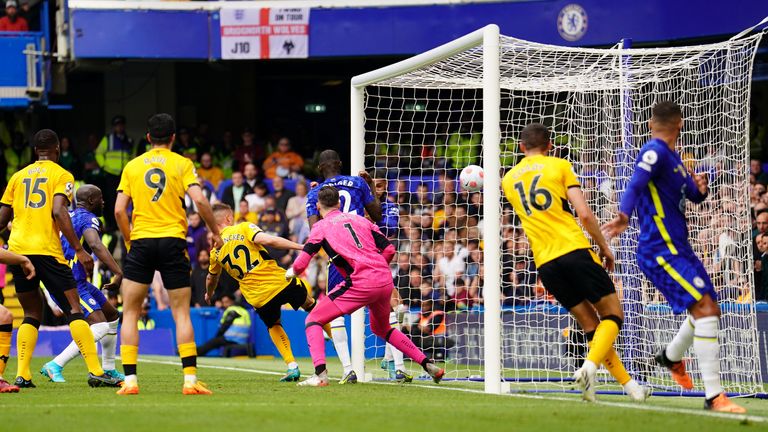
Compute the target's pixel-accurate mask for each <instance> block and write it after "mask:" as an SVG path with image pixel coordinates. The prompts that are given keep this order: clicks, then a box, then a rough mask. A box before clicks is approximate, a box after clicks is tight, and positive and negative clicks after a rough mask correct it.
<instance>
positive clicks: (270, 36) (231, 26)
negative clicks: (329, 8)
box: [221, 6, 309, 59]
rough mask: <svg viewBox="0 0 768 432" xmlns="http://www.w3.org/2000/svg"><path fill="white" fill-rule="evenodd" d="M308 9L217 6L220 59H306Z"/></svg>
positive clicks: (307, 48) (307, 51)
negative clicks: (218, 13) (219, 13)
mask: <svg viewBox="0 0 768 432" xmlns="http://www.w3.org/2000/svg"><path fill="white" fill-rule="evenodd" d="M308 55H309V9H308V8H297V9H275V8H263V9H237V8H236V7H234V6H233V7H232V8H230V7H223V8H222V9H221V58H223V59H270V58H307V57H308Z"/></svg>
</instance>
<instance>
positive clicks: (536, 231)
mask: <svg viewBox="0 0 768 432" xmlns="http://www.w3.org/2000/svg"><path fill="white" fill-rule="evenodd" d="M501 187H502V189H503V190H504V195H506V197H507V200H509V202H510V203H512V207H513V208H514V209H515V213H516V214H517V216H518V217H519V218H520V221H521V223H522V225H523V230H524V231H525V235H526V236H527V237H528V241H529V242H530V243H531V250H533V260H534V261H535V262H536V266H537V267H541V266H542V265H543V264H546V263H548V262H549V261H552V260H553V259H555V258H559V257H561V256H563V255H565V254H567V253H569V252H573V251H575V250H577V249H589V248H591V245H590V243H589V241H588V240H587V238H586V237H585V236H584V232H583V231H582V230H581V227H579V224H577V223H576V219H575V218H574V216H573V214H572V213H571V211H570V207H569V206H568V196H567V191H568V189H569V188H572V187H580V185H579V181H578V180H577V179H576V174H575V173H574V172H573V167H572V166H571V164H570V162H568V161H566V160H565V159H560V158H556V157H551V156H544V155H536V156H528V157H525V158H523V160H522V161H520V163H519V164H517V165H516V166H515V167H514V168H512V169H511V170H510V171H509V172H507V174H506V175H505V176H504V179H503V180H502V181H501Z"/></svg>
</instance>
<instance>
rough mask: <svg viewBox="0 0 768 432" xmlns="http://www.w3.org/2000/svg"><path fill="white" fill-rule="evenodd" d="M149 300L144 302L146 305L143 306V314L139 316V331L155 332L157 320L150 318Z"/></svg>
mask: <svg viewBox="0 0 768 432" xmlns="http://www.w3.org/2000/svg"><path fill="white" fill-rule="evenodd" d="M149 309H150V306H149V299H145V300H144V304H143V305H142V306H141V313H140V314H139V322H138V323H137V324H138V326H139V330H154V329H155V320H153V319H152V318H150V317H149Z"/></svg>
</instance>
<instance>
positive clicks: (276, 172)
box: [263, 137, 304, 179]
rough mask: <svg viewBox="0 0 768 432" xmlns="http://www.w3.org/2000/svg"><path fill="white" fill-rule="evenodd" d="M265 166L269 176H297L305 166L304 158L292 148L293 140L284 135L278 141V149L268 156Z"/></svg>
mask: <svg viewBox="0 0 768 432" xmlns="http://www.w3.org/2000/svg"><path fill="white" fill-rule="evenodd" d="M263 167H264V175H265V176H266V177H267V178H271V179H274V178H275V177H296V176H298V174H299V173H301V170H302V169H303V168H304V159H302V157H301V156H300V155H299V154H298V153H296V152H294V151H292V150H291V141H290V140H289V139H288V138H286V137H282V138H280V140H279V141H278V142H277V151H276V152H274V153H272V154H271V155H269V157H267V159H266V160H265V161H264V165H263Z"/></svg>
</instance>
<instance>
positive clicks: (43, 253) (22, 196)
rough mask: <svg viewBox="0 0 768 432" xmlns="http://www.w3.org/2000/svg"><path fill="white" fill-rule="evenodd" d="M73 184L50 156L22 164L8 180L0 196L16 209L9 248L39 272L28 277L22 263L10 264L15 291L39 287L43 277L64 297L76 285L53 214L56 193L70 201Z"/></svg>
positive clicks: (49, 285) (57, 295) (51, 287)
mask: <svg viewBox="0 0 768 432" xmlns="http://www.w3.org/2000/svg"><path fill="white" fill-rule="evenodd" d="M74 184H75V179H74V178H73V177H72V174H70V173H69V172H68V171H67V170H65V169H64V168H62V167H61V166H59V165H58V164H56V163H55V162H52V161H49V160H40V161H37V162H35V163H33V164H31V165H29V166H27V167H25V168H23V169H22V170H20V171H18V172H16V173H15V174H14V175H13V176H12V177H11V179H10V181H9V182H8V187H6V189H5V193H4V194H3V197H2V199H0V203H1V204H2V205H5V206H8V207H10V208H11V209H12V210H13V220H12V229H11V237H10V239H9V241H8V246H9V247H8V250H10V251H11V252H15V253H17V254H20V255H25V256H27V257H28V258H29V259H30V261H32V264H33V265H34V266H35V269H36V270H37V272H36V274H37V276H36V277H35V278H34V279H32V280H27V278H26V277H25V276H24V272H23V271H22V269H21V266H17V265H12V266H9V267H8V268H9V270H10V271H11V273H12V274H13V278H14V281H15V285H16V291H18V292H28V291H33V290H37V289H39V288H40V281H42V282H43V283H44V284H45V286H46V287H47V288H48V291H49V292H50V293H51V295H53V296H54V297H55V298H56V299H57V300H61V299H63V294H62V293H63V292H64V291H66V290H68V289H72V288H75V286H76V285H75V280H74V278H73V276H72V271H71V269H70V268H69V265H68V264H69V262H68V261H67V260H66V259H65V258H64V252H63V251H62V248H61V241H60V240H59V226H58V224H57V223H56V221H55V220H54V219H53V216H52V215H53V198H54V196H56V195H61V196H63V197H65V198H66V199H67V201H71V200H72V194H73V192H74ZM64 304H66V303H64Z"/></svg>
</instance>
